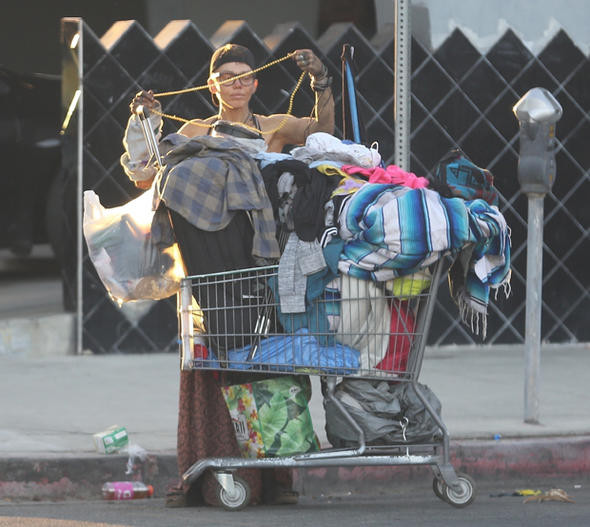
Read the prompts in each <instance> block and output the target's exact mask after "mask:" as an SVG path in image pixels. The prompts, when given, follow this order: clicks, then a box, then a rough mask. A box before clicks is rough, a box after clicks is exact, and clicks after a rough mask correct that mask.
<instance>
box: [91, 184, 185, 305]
mask: <svg viewBox="0 0 590 527" xmlns="http://www.w3.org/2000/svg"><path fill="white" fill-rule="evenodd" d="M152 196H153V189H152V190H148V191H146V192H144V193H143V194H141V195H140V196H139V197H137V198H135V199H134V200H132V201H130V202H128V203H126V204H125V205H121V206H120V207H113V208H110V209H107V208H105V207H103V206H102V205H101V203H100V199H99V197H98V196H97V195H96V193H95V192H94V191H92V190H87V191H85V192H84V218H83V231H84V237H85V238H86V244H87V246H88V254H89V256H90V259H91V260H92V263H93V264H94V267H95V268H96V272H97V273H98V276H99V277H100V279H101V281H102V283H103V284H104V286H105V288H106V289H107V291H108V293H109V295H111V297H112V298H113V299H114V300H115V301H117V302H118V303H122V302H129V301H132V300H160V299H162V298H167V297H169V296H171V295H173V294H175V293H176V292H177V291H178V288H179V286H180V280H181V278H183V277H184V267H183V264H182V259H181V257H180V251H179V250H178V245H177V244H176V243H175V242H174V239H173V235H172V230H171V227H170V224H169V221H168V218H167V215H166V217H165V218H162V217H159V218H158V219H159V220H160V221H158V222H154V224H155V225H156V226H157V227H158V232H157V233H153V232H152V221H153V220H154V214H160V213H159V212H156V213H155V212H154V211H153V210H152ZM154 234H157V235H156V236H154Z"/></svg>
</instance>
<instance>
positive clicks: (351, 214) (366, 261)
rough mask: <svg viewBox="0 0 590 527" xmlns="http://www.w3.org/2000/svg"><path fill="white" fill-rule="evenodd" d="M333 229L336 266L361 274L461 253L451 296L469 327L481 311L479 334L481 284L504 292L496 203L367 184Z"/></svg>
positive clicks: (397, 271) (501, 225) (503, 246)
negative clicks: (339, 247) (339, 245)
mask: <svg viewBox="0 0 590 527" xmlns="http://www.w3.org/2000/svg"><path fill="white" fill-rule="evenodd" d="M339 229H340V237H341V238H342V239H343V240H345V246H344V249H343V252H342V254H341V255H340V261H339V264H338V268H339V270H340V271H341V272H344V273H347V274H349V275H351V276H355V277H357V278H361V279H365V280H375V281H386V280H390V279H392V278H395V277H397V276H403V275H406V274H409V273H413V272H415V271H417V270H418V269H421V268H424V267H426V266H428V265H430V264H431V263H433V262H435V261H436V260H438V259H439V258H441V257H443V256H444V255H446V254H452V255H458V254H459V253H461V252H464V254H463V255H464V256H465V257H464V258H463V260H466V261H462V262H461V269H462V271H461V272H459V271H457V269H455V272H454V273H453V277H454V279H455V283H454V284H453V287H452V292H453V298H454V299H455V301H456V302H457V304H458V305H459V309H460V312H461V317H462V319H463V321H464V322H466V323H470V325H471V327H472V329H473V330H474V331H475V332H476V333H477V332H478V330H479V320H480V318H481V321H482V332H483V335H484V338H485V329H486V312H487V304H488V300H489V288H490V287H492V288H498V287H500V286H504V287H505V291H506V292H507V293H508V292H509V289H508V285H509V281H510V234H509V230H508V227H507V225H506V221H505V219H504V217H503V216H502V214H501V213H500V211H499V210H498V208H497V207H493V206H490V205H488V204H487V203H486V202H485V201H483V200H481V199H477V200H473V201H465V200H463V199H461V198H443V197H442V196H440V194H438V193H437V192H435V191H433V190H429V189H427V188H424V189H409V188H407V187H400V186H395V185H380V184H367V185H364V186H363V187H362V188H361V189H360V190H359V191H358V192H356V193H355V194H354V195H353V196H351V197H350V198H349V199H348V200H347V201H346V202H345V203H344V204H343V206H342V209H341V211H340V215H339ZM458 260H461V259H460V258H459V259H458ZM461 281H462V282H463V283H460V282H461Z"/></svg>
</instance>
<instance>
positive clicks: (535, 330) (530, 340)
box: [524, 194, 545, 424]
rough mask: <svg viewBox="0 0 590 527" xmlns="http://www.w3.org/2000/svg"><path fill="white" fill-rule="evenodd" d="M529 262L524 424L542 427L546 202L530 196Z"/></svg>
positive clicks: (535, 196) (542, 195)
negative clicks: (540, 412)
mask: <svg viewBox="0 0 590 527" xmlns="http://www.w3.org/2000/svg"><path fill="white" fill-rule="evenodd" d="M528 199H529V207H528V233H527V262H526V320H525V323H526V332H525V392H524V421H525V423H531V424H538V423H539V417H540V415H539V391H540V390H539V380H540V376H541V305H542V302H543V200H544V199H545V195H544V194H529V196H528Z"/></svg>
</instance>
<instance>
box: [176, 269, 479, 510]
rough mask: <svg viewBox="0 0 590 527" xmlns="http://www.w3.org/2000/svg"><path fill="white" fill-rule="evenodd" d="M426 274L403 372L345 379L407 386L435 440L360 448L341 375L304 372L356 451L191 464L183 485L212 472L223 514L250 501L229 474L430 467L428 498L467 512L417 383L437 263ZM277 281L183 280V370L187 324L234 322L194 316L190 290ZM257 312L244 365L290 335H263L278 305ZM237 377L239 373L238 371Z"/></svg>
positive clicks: (465, 493) (467, 488)
mask: <svg viewBox="0 0 590 527" xmlns="http://www.w3.org/2000/svg"><path fill="white" fill-rule="evenodd" d="M431 267H432V277H431V281H430V286H429V287H428V288H427V289H426V290H425V291H424V292H423V293H422V294H421V295H419V296H420V297H421V298H419V299H418V302H419V304H420V305H419V309H418V310H417V311H418V312H417V318H416V325H415V328H414V331H413V332H412V335H411V337H412V345H411V351H410V354H409V359H408V362H407V366H406V368H405V371H396V372H393V371H391V372H383V371H377V370H374V369H369V370H363V371H362V372H361V373H360V375H359V374H353V375H352V376H354V377H355V378H363V379H369V380H371V379H373V380H377V379H378V380H392V381H398V382H408V383H411V384H412V386H413V387H414V389H415V391H416V394H417V395H418V397H419V399H420V400H421V401H422V403H423V404H424V407H425V409H426V410H427V412H428V414H429V415H430V416H431V417H432V418H433V419H434V421H435V422H436V424H437V425H438V427H439V429H440V433H441V434H440V440H438V441H437V440H434V441H431V442H428V443H418V444H417V443H406V442H403V441H402V442H400V443H396V444H391V445H387V446H382V445H379V446H372V445H367V442H366V438H365V433H364V432H363V430H362V429H361V428H360V427H359V426H358V424H357V423H356V422H355V420H354V419H353V417H352V416H351V415H350V414H349V412H347V410H346V408H345V407H344V406H343V405H342V404H341V402H340V401H339V400H338V398H337V397H335V396H334V393H335V387H336V383H337V380H338V379H339V378H348V376H349V375H348V374H347V373H346V372H344V373H342V372H341V371H338V370H334V371H331V372H328V373H325V372H323V371H322V370H321V369H318V370H313V369H312V371H309V370H306V371H305V372H301V373H304V374H306V375H320V376H321V377H322V378H323V379H324V381H325V386H326V390H325V393H324V397H326V398H327V399H328V400H329V401H330V402H331V403H332V404H333V405H334V406H335V407H336V408H337V409H338V410H339V411H340V412H341V413H342V416H343V417H344V418H345V419H346V420H347V422H348V423H349V424H350V427H351V429H353V430H355V431H356V433H357V435H358V445H357V446H356V447H354V448H344V449H325V450H320V451H319V452H314V453H306V454H299V455H293V456H286V457H276V458H262V459H253V458H207V459H202V460H199V461H197V462H196V463H195V464H193V465H192V466H191V467H190V468H189V469H188V470H187V471H186V472H185V473H184V474H183V476H182V478H183V480H184V481H185V482H186V483H189V484H190V483H192V482H193V481H195V480H196V479H197V478H199V476H200V475H201V474H203V472H204V471H205V470H211V471H212V472H213V474H214V475H215V477H216V479H217V481H218V482H219V500H220V503H221V504H222V506H223V507H225V508H226V509H229V510H239V509H241V508H243V507H245V506H246V505H247V504H248V502H249V499H250V498H249V489H248V486H247V483H246V482H244V481H243V480H242V479H241V478H239V477H237V476H234V475H233V472H234V471H235V470H237V469H239V468H246V467H248V468H270V467H293V468H295V467H297V468H299V467H301V468H311V467H331V466H402V465H429V466H431V467H432V471H433V474H434V479H433V491H434V493H435V495H436V496H437V497H439V498H440V499H442V500H443V501H445V502H447V503H449V504H450V505H453V506H455V507H465V506H467V505H469V504H470V503H471V502H472V501H473V500H474V499H475V483H474V481H473V480H472V479H471V478H470V477H469V476H468V475H466V474H462V473H457V472H455V470H454V468H453V466H452V464H451V462H450V455H449V434H448V431H447V429H446V426H445V424H444V423H443V421H442V419H441V418H440V416H439V415H438V414H437V412H436V411H435V410H434V409H433V407H432V406H431V404H430V403H429V402H428V400H427V398H426V396H425V395H424V393H423V391H422V390H421V389H420V385H419V384H418V382H417V381H418V377H419V373H420V370H421V367H422V361H423V357H424V350H425V346H426V340H427V336H428V332H429V329H430V323H431V320H432V314H433V311H434V305H435V299H436V292H437V288H438V283H439V280H440V275H441V270H442V267H443V263H442V261H441V260H439V261H437V262H436V263H435V264H433V265H432V266H431ZM265 273H266V274H265ZM276 275H278V268H277V267H276V266H275V267H266V268H253V269H244V270H240V271H232V272H226V273H214V274H209V275H200V276H193V277H187V278H185V279H184V280H183V281H182V282H181V288H180V291H179V293H178V306H179V331H180V350H181V361H185V365H186V353H188V352H189V351H190V350H192V349H193V345H194V336H195V329H196V328H195V324H194V320H195V318H194V316H195V315H197V318H198V319H200V320H203V319H207V316H213V315H215V314H220V313H221V314H222V315H223V316H224V317H226V318H228V317H229V318H231V317H234V318H235V310H234V308H235V306H231V305H228V304H227V303H226V304H225V305H223V306H220V305H216V306H215V307H213V308H207V307H205V308H201V307H197V308H196V309H198V310H199V312H198V313H195V305H196V304H195V301H194V300H193V296H195V288H197V289H198V288H199V287H205V286H204V285H203V284H206V286H207V287H211V286H212V285H215V284H217V286H223V287H224V288H225V287H229V286H230V284H234V285H235V284H236V283H239V281H240V280H245V279H246V278H244V277H247V278H248V279H250V278H251V277H252V276H257V277H261V276H263V277H269V276H276ZM232 287H233V285H232ZM198 292H199V291H197V293H198ZM201 294H202V295H204V294H205V293H204V289H203V290H202V291H201ZM217 294H218V293H215V295H217ZM207 295H209V297H210V296H211V295H212V293H211V291H210V290H208V291H207ZM196 296H198V295H196ZM242 296H247V295H242ZM209 297H208V298H207V299H204V302H205V304H211V303H215V302H212V301H211V298H209ZM203 298H204V297H203ZM259 307H261V308H262V307H264V308H265V311H259V312H258V320H257V323H256V325H255V327H254V324H252V327H254V329H253V331H251V333H249V334H248V335H247V336H248V337H249V338H250V341H251V342H252V346H251V347H250V353H249V355H248V360H250V359H251V358H252V355H254V354H255V353H256V350H257V346H258V343H260V342H261V340H260V339H264V338H267V337H268V336H270V335H283V336H288V335H291V334H292V333H289V332H284V331H283V332H281V330H280V329H275V330H272V329H271V330H270V331H269V327H270V326H271V324H270V323H269V320H270V319H272V318H273V315H272V314H269V308H270V309H271V310H272V309H273V308H275V309H276V307H277V305H275V304H273V300H272V298H271V299H268V298H265V299H264V300H262V301H261V302H260V303H259ZM201 309H202V311H201ZM205 324H206V320H205ZM201 331H202V329H201ZM273 331H274V332H273ZM197 333H198V331H197ZM215 336H217V337H220V338H221V337H223V335H221V334H218V335H215ZM231 336H232V337H238V336H240V335H237V334H234V335H231ZM240 366H243V364H240ZM301 366H304V365H301ZM257 367H258V368H259V369H261V370H263V371H265V372H266V373H268V372H269V371H272V372H273V373H277V374H280V373H285V374H286V373H289V374H293V373H298V372H297V368H285V367H284V365H279V366H276V365H274V366H272V365H269V364H265V363H259V364H258V366H257ZM192 368H195V369H217V368H224V369H226V370H229V371H238V370H234V368H236V366H233V365H232V363H231V362H229V360H228V361H226V362H224V361H220V362H218V363H216V364H208V363H207V361H203V360H201V359H195V360H194V361H193V363H192ZM239 371H243V370H241V369H240V370H239Z"/></svg>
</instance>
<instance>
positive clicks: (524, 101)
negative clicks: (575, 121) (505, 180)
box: [512, 88, 563, 194]
mask: <svg viewBox="0 0 590 527" xmlns="http://www.w3.org/2000/svg"><path fill="white" fill-rule="evenodd" d="M512 111H513V112H514V115H516V118H517V119H518V122H519V125H520V159H519V161H518V182H519V183H520V186H521V188H522V191H523V192H524V193H526V194H547V192H549V191H550V190H551V187H552V186H553V182H554V180H555V150H556V148H557V141H556V140H555V123H556V122H557V121H559V119H560V118H561V115H562V113H563V110H562V108H561V105H560V104H559V103H558V102H557V100H556V99H555V97H553V95H551V93H550V92H549V91H548V90H546V89H545V88H533V89H532V90H529V91H528V92H527V93H525V94H524V95H523V96H522V97H521V99H520V100H519V101H518V102H517V103H516V104H515V105H514V107H513V108H512Z"/></svg>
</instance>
